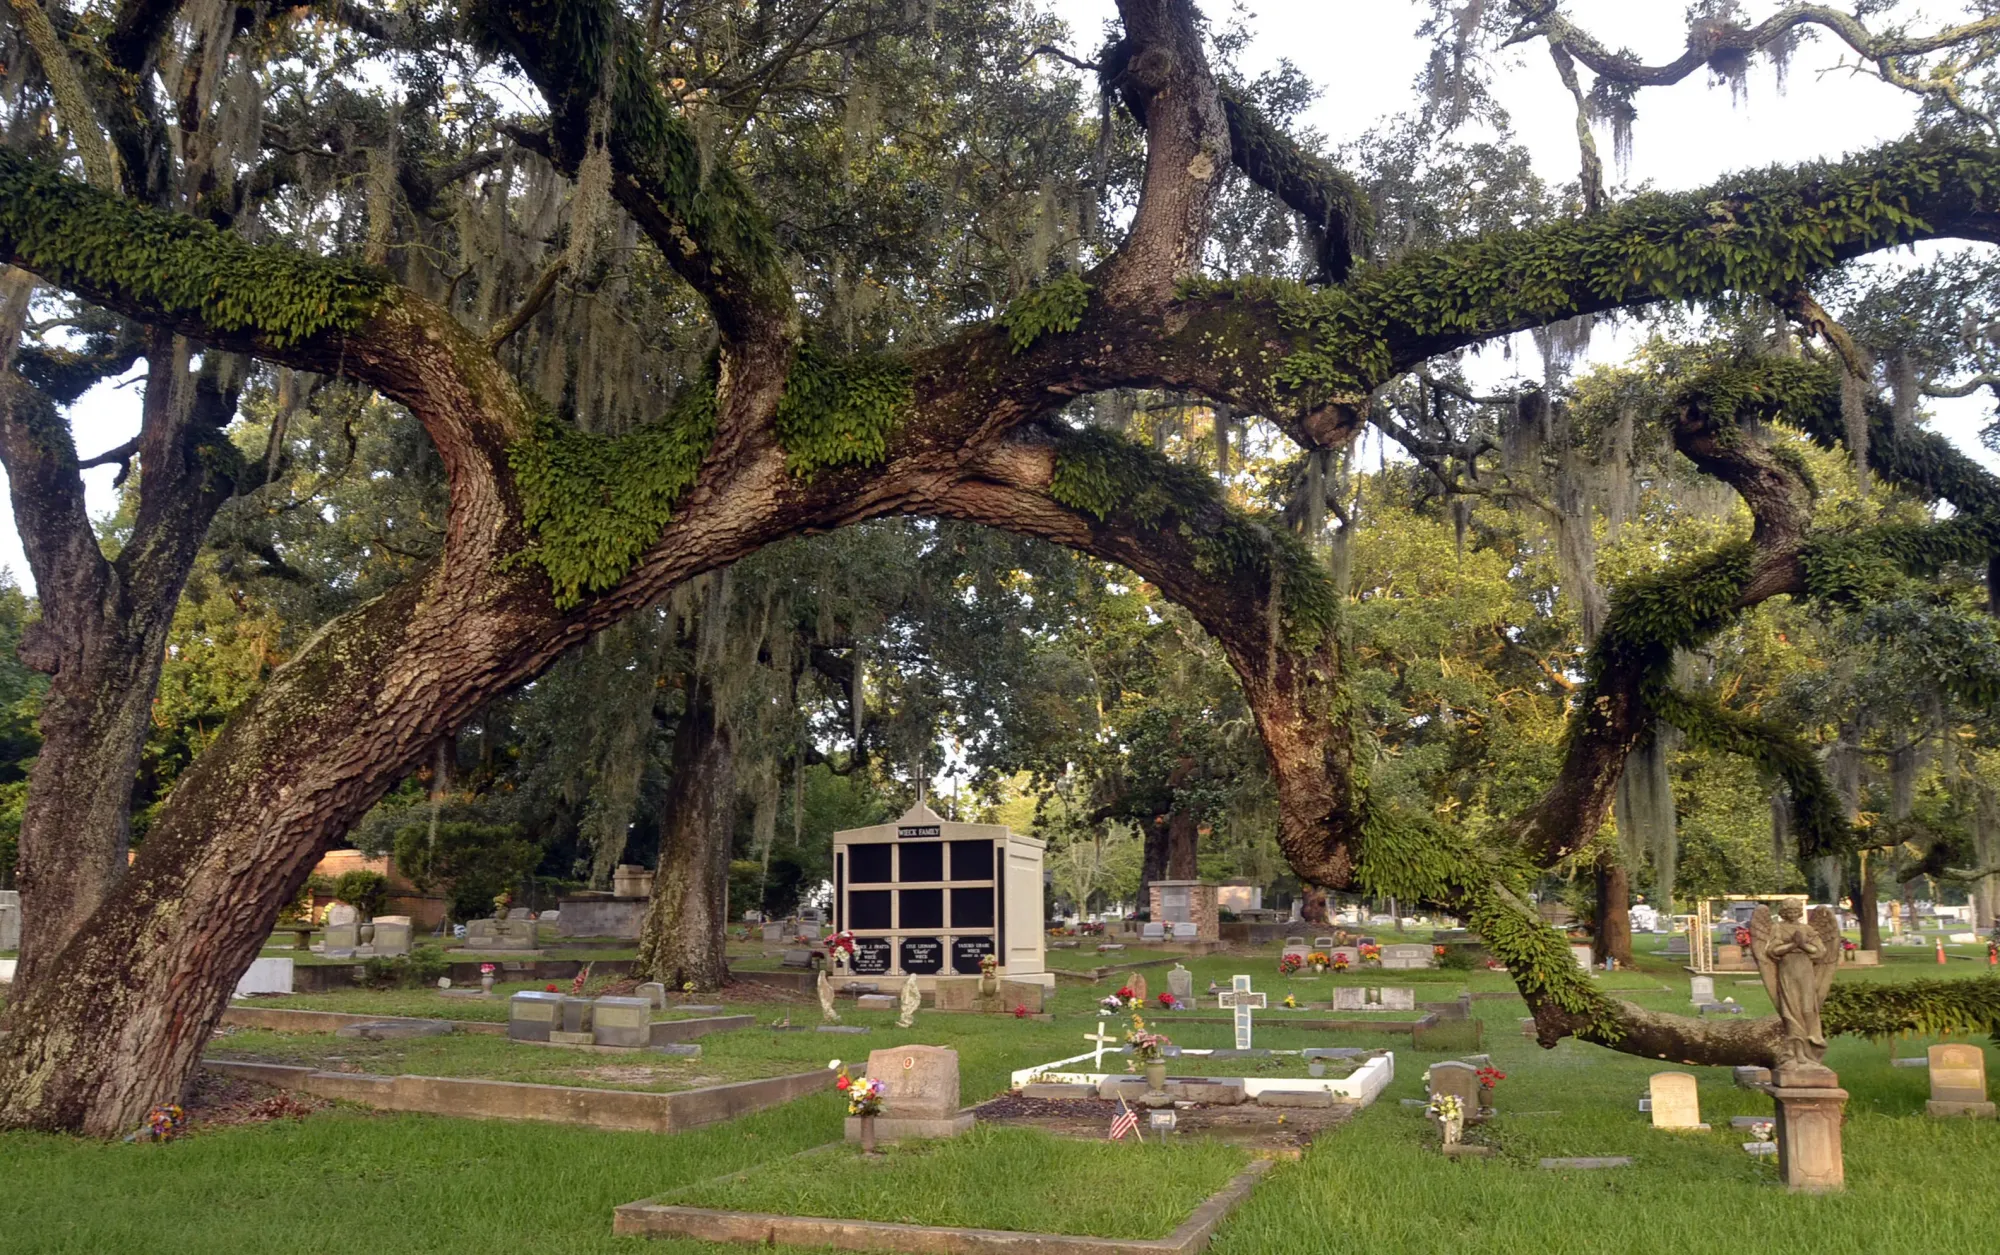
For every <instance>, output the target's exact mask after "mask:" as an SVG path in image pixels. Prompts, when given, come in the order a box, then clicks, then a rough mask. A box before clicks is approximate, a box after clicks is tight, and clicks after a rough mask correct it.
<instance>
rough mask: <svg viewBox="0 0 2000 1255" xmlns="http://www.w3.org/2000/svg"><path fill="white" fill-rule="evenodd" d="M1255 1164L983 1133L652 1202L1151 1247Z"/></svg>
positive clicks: (1202, 1144)
mask: <svg viewBox="0 0 2000 1255" xmlns="http://www.w3.org/2000/svg"><path fill="white" fill-rule="evenodd" d="M1249 1164H1250V1156H1249V1155H1248V1154H1247V1153H1246V1152H1245V1151H1243V1150H1242V1149H1240V1148H1238V1147H1234V1146H1228V1145H1223V1144H1220V1143H1217V1142H1210V1141H1202V1140H1181V1139H1175V1140H1173V1141H1171V1142H1169V1143H1167V1144H1164V1145H1159V1144H1151V1145H1141V1144H1139V1143H1137V1142H1134V1141H1130V1140H1127V1141H1124V1142H1117V1143H1109V1144H1096V1145H1092V1144H1088V1143H1083V1142H1077V1141H1071V1140H1067V1139H1061V1138H1056V1137H1053V1136H1051V1135H1049V1134H1048V1133H1045V1132H1041V1131H1039V1130H1034V1129H1021V1128H990V1127H980V1128H976V1129H974V1130H973V1132H971V1133H969V1134H967V1135H966V1136H964V1137H961V1138H956V1139H953V1140H951V1141H944V1142H912V1143H904V1144H899V1145H897V1146H893V1147H889V1148H887V1149H885V1151H884V1152H883V1153H882V1156H881V1157H880V1158H879V1159H874V1160H871V1159H867V1158H864V1157H863V1156H862V1155H861V1154H860V1153H859V1151H858V1150H857V1149H856V1148H855V1147H853V1146H850V1145H848V1144H846V1143H839V1144H835V1145H831V1146H824V1147H820V1148H819V1149H817V1150H811V1151H807V1152H805V1153H804V1154H801V1155H796V1156H793V1157H791V1158H789V1159H783V1160H779V1161H776V1162H774V1163H769V1164H765V1165H762V1166H760V1167H756V1168H751V1169H747V1170H745V1171H742V1172H737V1173H732V1174H730V1175H729V1176H725V1177H718V1178H715V1179H713V1180H709V1181H703V1182H700V1183H698V1184H696V1185H692V1186H688V1187H685V1188H683V1189H680V1190H676V1191H674V1192H672V1193H669V1194H665V1195H662V1196H661V1197H659V1198H657V1199H653V1200H649V1201H650V1205H651V1206H653V1207H690V1208H703V1209H708V1210H728V1211H736V1212H748V1213H755V1214H759V1215H765V1216H772V1215H782V1216H806V1217H822V1218H831V1219H844V1220H868V1221H881V1222H887V1223H892V1224H903V1225H933V1226H951V1227H954V1228H971V1229H988V1230H1003V1231H1010V1232H1011V1233H1014V1234H1020V1235H1025V1234H1036V1233H1041V1234H1070V1235H1080V1236H1089V1237H1101V1238H1116V1239H1126V1240H1139V1241H1144V1240H1149V1239H1160V1238H1164V1237H1166V1236H1167V1235H1168V1234H1170V1233H1172V1232H1173V1231H1174V1230H1175V1228H1176V1227H1177V1226H1179V1225H1181V1224H1182V1223H1183V1222H1184V1221H1186V1220H1187V1219H1188V1217H1189V1216H1190V1215H1191V1214H1192V1213H1193V1212H1194V1211H1195V1209H1196V1208H1198V1207H1200V1206H1201V1205H1202V1203H1203V1202H1204V1201H1205V1200H1207V1199H1209V1198H1210V1197H1211V1196H1213V1195H1214V1194H1216V1193H1217V1192H1218V1191H1220V1190H1221V1189H1223V1187H1224V1186H1226V1185H1228V1184H1229V1183H1230V1181H1231V1179H1232V1178H1234V1177H1235V1176H1237V1175H1238V1174H1239V1173H1241V1172H1243V1171H1244V1169H1245V1168H1246V1167H1248V1166H1249ZM644 1206H646V1205H637V1206H635V1207H632V1208H620V1209H619V1211H620V1213H621V1224H620V1232H636V1231H642V1230H638V1229H635V1228H632V1227H628V1226H627V1225H626V1224H625V1223H623V1221H624V1215H625V1214H626V1213H631V1212H637V1211H639V1210H641V1208H643V1207H644ZM682 1231H683V1232H690V1231H693V1230H682ZM711 1232H712V1231H711ZM717 1236H720V1235H717ZM752 1240H761V1239H752ZM904 1249H908V1248H904Z"/></svg>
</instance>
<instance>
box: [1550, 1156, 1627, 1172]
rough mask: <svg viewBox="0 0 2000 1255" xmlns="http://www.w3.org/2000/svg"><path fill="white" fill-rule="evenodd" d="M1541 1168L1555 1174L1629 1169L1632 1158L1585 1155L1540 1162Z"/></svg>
mask: <svg viewBox="0 0 2000 1255" xmlns="http://www.w3.org/2000/svg"><path fill="white" fill-rule="evenodd" d="M1541 1166H1542V1167H1544V1168H1548V1169H1550V1170H1551V1171H1556V1172H1561V1171H1564V1170H1572V1171H1580V1172H1589V1171H1592V1170H1594V1169H1597V1168H1629V1167H1631V1166H1632V1157H1631V1156H1630V1155H1585V1156H1582V1157H1579V1158H1574V1159H1544V1160H1542V1161H1541Z"/></svg>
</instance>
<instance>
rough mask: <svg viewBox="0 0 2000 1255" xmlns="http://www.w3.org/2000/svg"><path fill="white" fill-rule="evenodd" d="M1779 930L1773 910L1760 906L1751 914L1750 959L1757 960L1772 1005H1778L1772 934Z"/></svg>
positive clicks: (1776, 972)
mask: <svg viewBox="0 0 2000 1255" xmlns="http://www.w3.org/2000/svg"><path fill="white" fill-rule="evenodd" d="M1777 929H1778V922H1777V921H1776V920H1774V919H1772V918H1771V908H1770V907H1768V906H1760V907H1758V908H1757V909H1756V910H1754V911H1752V912H1751V913H1750V957H1751V958H1753V959H1755V960H1757V974H1758V975H1759V976H1762V977H1763V978H1764V992H1765V993H1767V994H1769V995H1771V1005H1772V1006H1774V1007H1775V1006H1777V1005H1778V960H1777V959H1775V958H1773V957H1771V934H1772V933H1774V932H1776V931H1777Z"/></svg>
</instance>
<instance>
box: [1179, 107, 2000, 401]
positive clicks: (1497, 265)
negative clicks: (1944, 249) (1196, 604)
mask: <svg viewBox="0 0 2000 1255" xmlns="http://www.w3.org/2000/svg"><path fill="white" fill-rule="evenodd" d="M1996 193H2000V152H1996V150H1995V149H1993V148H1991V147H1989V146H1987V145H1983V144H1969V143H1960V142H1954V141H1946V140H1933V139H1925V140H1919V141H1907V142H1903V143H1899V144H1892V145H1889V146H1887V147H1884V148H1880V149H1877V150H1876V151H1874V152H1872V153H1867V154H1864V155H1862V156H1860V157H1857V158H1854V159H1852V160H1850V161H1847V162H1843V163H1839V164H1817V165H1810V166H1805V167H1800V168H1797V169H1789V170H1771V171H1767V172H1764V173H1761V174H1748V175H1741V176H1733V177H1731V178H1730V179H1728V180H1727V181H1726V182H1723V183H1719V184H1717V185H1715V186H1713V187H1711V188H1708V189H1704V190H1701V191H1696V192H1690V193H1684V194H1680V195H1663V194H1649V195H1643V196H1637V197H1634V198H1632V199H1631V200H1629V201H1627V202H1625V203H1624V204H1621V205H1619V206H1617V207H1616V208H1614V209H1612V210H1610V211H1609V212H1606V213H1603V214H1598V215H1595V216H1593V217H1590V218H1587V219H1582V220H1578V221H1572V222H1563V223H1556V224H1552V225H1549V226H1542V227H1535V228H1530V229H1526V230H1521V231H1511V232H1493V233H1487V234H1484V235H1481V236H1479V237H1478V238H1476V239H1473V240H1468V241H1466V242H1464V243H1460V244H1453V245H1449V246H1447V247H1444V248H1439V249H1434V250H1428V251H1424V252H1420V253H1416V254H1412V255H1409V256H1406V257H1403V258H1400V259H1398V260H1396V261H1394V262H1391V263H1389V264H1386V265H1381V266H1372V267H1363V268H1360V269H1357V270H1356V271H1355V273H1354V275H1353V276H1352V277H1351V278H1350V279H1349V280H1348V281H1347V282H1346V283H1344V284H1342V285H1340V286H1339V287H1332V288H1325V289H1314V288H1310V287H1307V286H1306V285H1303V284H1295V283H1285V282H1280V281H1273V280H1238V281H1232V282H1229V283H1219V284H1216V283H1211V284H1198V285H1194V286H1192V287H1190V288H1189V289H1188V292H1187V295H1188V296H1190V297H1196V298H1201V297H1210V298H1223V299H1231V298H1234V299H1241V300H1249V301H1253V302H1262V303H1265V304H1268V305H1269V306H1270V307H1271V308H1272V310H1273V312H1274V314H1275V317H1276V319H1277V321H1278V323H1279V325H1280V326H1281V327H1282V328H1283V329H1284V330H1285V332H1286V333H1287V335H1288V336H1289V337H1290V339H1291V341H1292V343H1293V345H1294V347H1293V350H1292V351H1291V352H1290V353H1288V354H1286V355H1285V356H1284V357H1283V359H1282V360H1281V361H1279V362H1277V363H1275V366H1276V378H1277V380H1278V382H1279V383H1280V384H1281V385H1282V386H1283V387H1284V388H1285V389H1286V390H1287V391H1288V392H1289V393H1290V394H1291V395H1292V396H1293V398H1294V399H1295V400H1296V401H1297V402H1298V403H1300V404H1303V405H1308V406H1309V405H1312V404H1327V403H1339V402H1346V403H1358V402H1359V401H1360V400H1362V399H1364V398H1365V397H1367V396H1368V395H1369V394H1370V392H1372V390H1373V389H1374V388H1375V387H1377V386H1379V385H1380V384H1382V383H1383V382H1385V381H1386V380H1388V379H1389V378H1391V377H1392V376H1393V375H1394V374H1395V373H1396V372H1397V371H1398V370H1401V369H1404V368H1406V367H1407V366H1409V365H1411V364H1413V363H1414V362H1417V361H1421V360H1422V359H1424V358H1426V357H1430V356H1432V355H1435V354H1437V353H1440V352H1443V351H1446V350H1448V349H1450V348H1453V347H1457V346H1459V345H1463V344H1468V343H1474V342H1477V341H1479V340H1483V339H1486V338H1489V337H1491V336H1494V335H1498V334H1501V333H1503V332H1507V331H1511V330H1517V329H1520V328H1524V327H1531V326H1538V325H1542V324H1546V323H1549V322H1553V321H1556V320H1559V319H1563V318H1569V317H1573V316H1574V315H1576V314H1579V313H1586V312H1591V311H1595V310H1603V309H1612V308H1617V307H1620V306H1628V305H1637V304H1644V303H1648V302H1653V301H1662V300H1695V299H1700V298H1706V297H1713V296H1719V295H1722V294H1725V293H1731V292H1742V293H1762V294H1777V293H1781V292H1783V291H1786V290H1788V289H1790V288H1792V287H1794V286H1795V285H1797V284H1798V283H1799V282H1800V281H1802V280H1804V279H1806V278H1807V277H1809V276H1811V275H1813V274H1817V273H1819V272H1821V271H1823V270H1825V269H1827V268H1828V267H1830V266H1834V265H1837V264H1838V263H1840V262H1841V261H1844V260H1846V259H1848V258H1852V257H1857V256H1860V255H1862V254H1864V253H1869V252H1873V251H1876V250H1879V249H1884V248H1890V247H1893V246H1895V245H1898V244H1905V243H1908V242H1910V241H1912V240H1916V239H1922V238H1928V237H1932V236H1936V235H1940V234H1948V233H1949V232H1950V230H1951V229H1953V228H1954V227H1955V226H1957V225H1960V224H1968V223H1971V222H1973V221H1974V220H1979V221H1981V222H1982V223H1983V221H1984V218H1985V215H1986V212H1987V210H1988V209H1989V207H1990V206H1991V205H1992V204H1993V202H1994V199H1995V196H1996Z"/></svg>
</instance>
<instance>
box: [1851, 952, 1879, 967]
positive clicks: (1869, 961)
mask: <svg viewBox="0 0 2000 1255" xmlns="http://www.w3.org/2000/svg"><path fill="white" fill-rule="evenodd" d="M1854 966H1856V967H1880V966H1882V952H1881V951H1880V950H1856V951H1855V952H1854Z"/></svg>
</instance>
